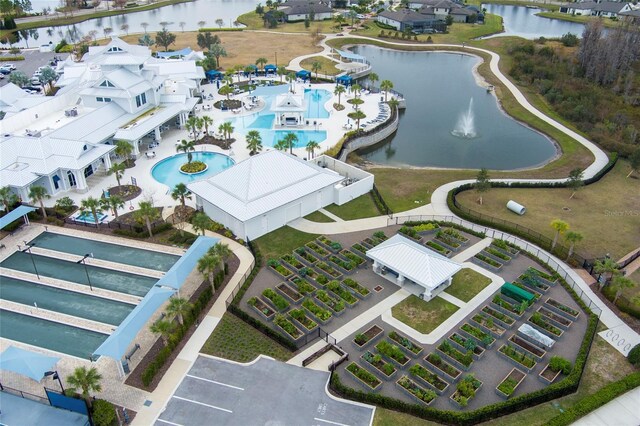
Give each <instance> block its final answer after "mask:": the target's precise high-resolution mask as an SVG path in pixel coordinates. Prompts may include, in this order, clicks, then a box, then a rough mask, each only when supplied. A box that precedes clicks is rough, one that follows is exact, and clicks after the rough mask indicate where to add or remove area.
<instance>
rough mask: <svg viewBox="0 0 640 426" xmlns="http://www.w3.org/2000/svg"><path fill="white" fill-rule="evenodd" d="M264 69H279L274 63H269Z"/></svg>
mask: <svg viewBox="0 0 640 426" xmlns="http://www.w3.org/2000/svg"><path fill="white" fill-rule="evenodd" d="M264 70H265V71H277V70H278V67H276V66H275V65H273V64H267V65H265V66H264Z"/></svg>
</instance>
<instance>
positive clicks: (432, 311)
mask: <svg viewBox="0 0 640 426" xmlns="http://www.w3.org/2000/svg"><path fill="white" fill-rule="evenodd" d="M457 310H458V307H457V306H456V305H454V304H452V303H449V302H447V301H446V300H444V299H443V298H441V297H435V298H433V299H431V300H430V301H428V302H425V301H424V300H422V299H420V298H419V297H417V296H414V295H411V296H409V297H407V298H406V299H404V300H403V301H402V302H400V303H398V304H397V305H396V306H394V307H393V308H391V313H392V314H393V317H394V318H395V319H397V320H399V321H402V322H403V323H405V324H407V325H408V326H409V327H411V328H413V329H414V330H417V331H419V332H420V333H424V334H429V333H431V332H432V331H433V330H435V329H436V327H438V326H439V325H440V324H442V323H443V322H444V320H446V319H447V318H449V317H450V316H451V315H453V313H454V312H456V311H457Z"/></svg>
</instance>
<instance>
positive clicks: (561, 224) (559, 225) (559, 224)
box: [551, 219, 569, 250]
mask: <svg viewBox="0 0 640 426" xmlns="http://www.w3.org/2000/svg"><path fill="white" fill-rule="evenodd" d="M551 227H552V228H553V229H554V230H555V231H556V235H555V236H554V237H553V243H552V244H551V250H553V249H554V248H555V247H556V244H558V237H559V236H560V234H564V233H565V232H567V231H568V230H569V224H568V223H567V222H565V221H564V220H560V219H554V220H552V221H551Z"/></svg>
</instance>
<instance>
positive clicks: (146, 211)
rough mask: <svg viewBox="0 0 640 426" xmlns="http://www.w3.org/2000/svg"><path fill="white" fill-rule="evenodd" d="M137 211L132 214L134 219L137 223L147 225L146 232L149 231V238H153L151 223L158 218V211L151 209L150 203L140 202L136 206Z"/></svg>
mask: <svg viewBox="0 0 640 426" xmlns="http://www.w3.org/2000/svg"><path fill="white" fill-rule="evenodd" d="M138 207H139V208H138V210H136V211H135V212H133V216H134V218H135V219H136V220H137V221H138V222H144V223H145V224H146V225H147V231H149V237H153V232H152V231H151V221H152V220H156V219H157V218H158V217H160V212H159V211H158V209H156V208H155V207H153V204H151V202H150V201H140V204H139V205H138Z"/></svg>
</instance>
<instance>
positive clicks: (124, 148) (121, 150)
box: [114, 141, 133, 162]
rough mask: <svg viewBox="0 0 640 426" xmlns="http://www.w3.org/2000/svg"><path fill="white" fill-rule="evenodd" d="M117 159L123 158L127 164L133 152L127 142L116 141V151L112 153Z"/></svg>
mask: <svg viewBox="0 0 640 426" xmlns="http://www.w3.org/2000/svg"><path fill="white" fill-rule="evenodd" d="M114 152H115V153H116V155H117V156H118V157H122V158H124V159H125V160H126V161H127V162H129V160H130V159H131V153H132V152H133V146H131V144H130V143H129V142H127V141H117V142H116V149H115V151H114Z"/></svg>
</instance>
